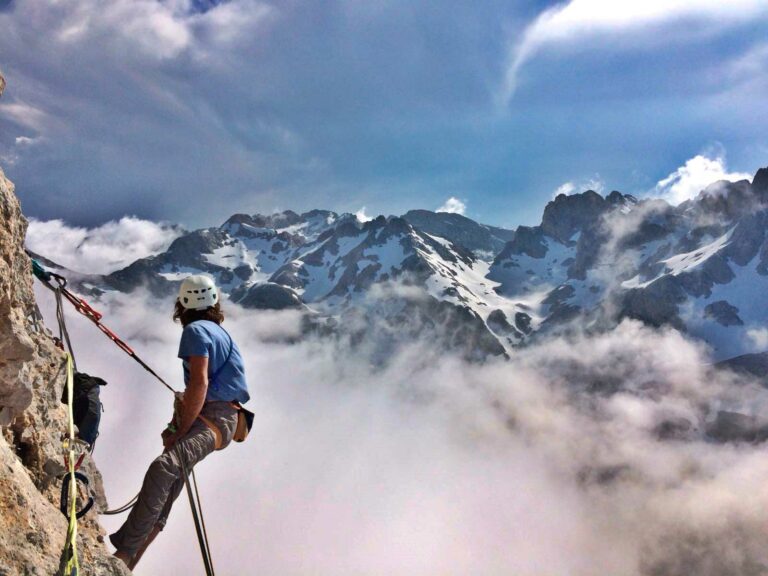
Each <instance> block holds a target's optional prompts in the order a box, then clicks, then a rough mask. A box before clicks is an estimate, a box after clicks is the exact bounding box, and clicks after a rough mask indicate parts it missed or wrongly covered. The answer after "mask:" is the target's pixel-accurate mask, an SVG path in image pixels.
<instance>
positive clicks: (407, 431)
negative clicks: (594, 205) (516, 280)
mask: <svg viewBox="0 0 768 576" xmlns="http://www.w3.org/2000/svg"><path fill="white" fill-rule="evenodd" d="M34 233H35V228H34V227H33V228H32V229H31V230H30V235H32V234H34ZM91 237H92V235H91ZM33 241H34V239H33ZM110 245H112V246H114V245H115V243H114V242H113V243H111V244H110ZM62 256H63V259H64V260H65V261H68V262H69V260H67V258H72V259H73V260H72V261H71V263H72V267H73V268H74V269H83V268H82V267H81V266H80V263H79V262H78V261H77V257H78V256H77V255H71V254H70V255H67V254H63V255H60V256H59V257H60V259H61V258H62ZM118 256H119V254H118ZM120 259H124V257H122V256H120V257H118V258H116V257H115V256H114V255H113V256H110V260H120ZM38 288H39V287H38ZM410 290H411V291H412V290H414V288H413V287H411V288H410ZM377 294H379V291H376V290H374V291H371V293H370V295H369V298H372V299H375V298H376V297H377ZM381 294H384V295H385V296H386V294H389V292H388V291H383V292H381ZM37 297H38V301H39V303H40V305H41V308H42V310H43V314H44V316H45V318H46V320H47V321H48V325H49V326H51V325H53V322H54V320H53V319H54V315H53V302H52V298H51V295H50V293H48V292H47V291H45V289H43V288H39V289H38V291H37ZM411 297H414V295H411ZM94 304H95V305H96V307H97V308H99V309H100V310H101V311H102V312H104V314H105V317H104V321H105V322H106V323H107V324H108V325H109V326H110V327H111V328H113V329H114V330H115V331H116V332H117V333H118V334H119V335H120V336H122V337H123V338H124V339H125V340H127V341H128V342H129V343H130V344H131V345H132V346H133V347H134V348H135V349H136V351H137V352H138V353H139V354H140V355H141V356H142V357H143V358H144V359H145V360H146V361H147V362H148V363H149V364H150V365H151V366H153V367H154V368H155V369H156V370H157V371H158V372H159V373H160V374H161V375H162V376H163V377H165V378H166V379H167V380H168V381H169V382H171V383H172V384H173V385H174V386H175V387H176V388H177V389H181V388H182V387H183V383H182V372H181V363H180V360H178V358H177V357H176V353H177V346H178V340H179V336H180V332H181V329H180V326H179V325H178V324H174V323H173V322H172V320H171V311H172V306H173V302H172V300H170V299H168V300H160V299H157V298H155V297H153V296H150V295H149V294H147V293H145V292H142V291H139V292H136V293H134V294H120V293H108V294H105V295H104V296H103V297H102V298H101V300H100V301H99V302H97V303H94ZM224 308H225V310H226V314H227V318H226V321H225V324H224V326H225V327H226V328H227V329H228V330H229V331H230V333H231V334H232V336H233V338H234V339H235V340H236V341H237V342H238V344H239V346H240V348H241V349H242V350H243V352H244V356H245V361H246V369H247V375H248V381H249V385H250V389H251V396H252V400H251V402H250V408H251V409H252V410H253V411H254V412H255V414H256V419H255V424H254V429H253V431H252V433H251V436H250V438H249V439H248V440H247V442H246V443H245V444H242V445H232V446H230V447H228V448H227V449H226V450H224V451H223V452H220V453H215V454H213V455H212V456H210V457H209V458H208V459H206V460H205V461H204V462H202V463H201V464H200V465H199V466H198V467H197V477H198V480H199V482H200V486H201V490H202V493H201V496H202V502H203V506H204V509H205V518H206V523H207V526H208V533H209V535H210V540H211V547H212V553H213V559H214V563H215V566H216V569H217V572H218V573H219V574H225V575H228V574H232V575H235V574H237V575H239V574H276V575H302V574H306V575H313V576H314V575H329V576H337V575H361V574H363V575H422V574H430V575H432V574H441V575H443V574H445V575H454V574H455V575H465V574H466V575H469V574H472V575H474V574H483V575H508V574H519V575H537V576H538V575H552V576H560V575H563V576H566V575H567V576H604V575H611V576H634V575H643V576H677V575H681V574H696V575H697V576H727V575H740V576H745V575H746V576H748V575H753V574H754V575H757V574H766V573H768V533H767V532H766V530H767V527H768V520H767V519H766V514H765V510H766V504H767V503H768V483H766V482H765V479H766V477H768V458H766V457H765V450H764V448H763V447H762V446H761V445H753V444H748V443H718V442H715V441H713V440H711V439H709V438H708V436H707V434H706V429H707V427H708V426H710V425H711V424H712V422H713V421H714V420H715V419H716V417H717V413H718V411H720V410H728V411H738V412H741V413H744V414H747V415H750V416H754V417H756V418H757V419H758V420H759V421H765V419H766V416H768V393H767V392H766V390H765V389H764V388H763V386H761V384H760V383H759V382H757V381H751V380H746V379H743V378H741V379H739V378H737V377H736V376H734V375H731V374H727V373H723V372H718V371H716V370H714V369H713V367H712V365H711V358H710V356H709V351H708V350H707V349H706V348H705V347H704V346H703V345H702V344H700V343H697V342H694V341H691V340H689V339H687V338H686V337H685V336H683V335H681V334H680V333H678V332H676V331H673V330H655V329H650V328H647V327H645V326H643V325H641V324H639V323H637V322H633V321H625V322H623V323H621V324H620V325H619V326H618V327H617V328H615V329H613V330H611V331H608V332H604V333H601V334H583V333H578V332H573V331H572V332H569V333H568V334H567V335H560V336H552V337H550V338H549V339H546V340H542V341H539V342H538V343H536V344H534V345H531V346H529V347H527V348H524V349H520V350H518V351H516V352H515V353H514V354H512V355H511V357H510V358H509V359H497V360H492V361H489V362H486V363H468V362H465V361H463V360H461V359H459V358H457V357H455V356H452V355H449V354H447V353H445V352H444V351H442V350H439V349H436V348H435V346H434V344H433V343H434V342H435V341H436V339H435V338H433V337H430V338H424V340H423V341H419V340H418V339H417V340H415V341H402V342H399V343H398V345H397V346H395V347H392V348H391V352H390V353H389V354H388V357H387V358H386V359H385V361H384V362H382V361H381V357H380V355H379V354H377V350H378V349H379V347H378V346H377V342H376V341H375V340H376V338H378V337H379V336H378V334H380V333H383V332H386V330H391V326H387V327H386V330H381V331H379V330H376V329H374V328H375V327H372V329H371V330H370V337H369V338H370V341H368V342H362V343H360V342H356V343H355V344H354V345H351V344H350V343H349V342H348V341H346V340H345V339H343V338H330V337H327V336H326V337H320V336H311V335H305V334H302V322H301V316H300V313H298V312H295V311H285V312H257V311H252V310H244V309H241V308H239V307H238V306H236V305H234V304H231V303H229V302H225V303H224ZM67 312H68V321H69V327H70V332H71V334H72V338H73V342H74V345H75V348H76V355H77V361H78V366H79V369H80V370H81V371H85V372H88V373H91V374H96V375H99V376H102V377H104V378H105V379H107V380H108V381H109V385H108V386H107V387H106V388H104V389H103V391H102V400H103V403H104V408H105V410H104V414H103V420H102V427H101V436H100V438H99V440H98V442H97V445H96V450H95V454H94V458H95V461H96V463H97V465H98V466H99V468H100V470H101V471H102V473H103V475H104V485H105V489H106V492H107V496H108V498H109V501H110V505H112V506H117V505H120V504H123V503H124V502H126V501H128V500H129V499H130V498H131V497H132V496H133V495H134V494H135V493H136V492H137V491H138V489H139V487H140V485H141V482H142V478H143V475H144V472H145V471H146V468H147V466H148V465H149V463H150V461H151V460H152V459H153V458H154V457H155V456H156V455H158V454H159V453H160V451H161V449H162V445H161V440H160V432H161V431H162V429H163V428H164V427H165V424H166V422H168V420H169V418H170V415H171V410H172V398H171V395H170V394H169V393H168V391H167V390H166V389H165V388H163V387H162V386H161V385H159V384H158V383H157V382H156V381H154V380H153V379H152V377H151V376H150V375H149V374H148V373H147V372H145V371H144V370H143V369H142V368H141V367H140V366H139V365H138V364H136V363H134V362H133V361H132V360H131V359H130V358H128V357H127V356H126V355H125V354H124V353H122V352H121V351H120V350H119V349H118V348H117V347H115V346H113V345H112V344H111V343H110V342H109V341H108V340H107V339H106V338H104V337H103V336H102V335H101V334H100V333H99V332H98V331H97V330H96V329H95V327H94V326H93V325H91V324H90V323H89V322H88V321H87V320H85V319H84V318H82V317H80V316H77V315H76V314H75V313H74V311H72V310H67ZM387 345H388V346H391V342H388V343H387ZM123 519H124V517H102V522H103V524H104V525H105V526H106V527H107V529H108V530H109V531H113V530H115V529H117V528H118V527H119V526H120V524H121V522H122V521H123ZM201 569H202V566H201V560H200V556H199V554H198V551H197V548H196V538H195V534H194V528H193V524H192V520H191V516H190V511H189V506H188V503H187V501H186V496H185V495H183V494H182V498H181V499H179V501H178V502H177V504H176V506H175V508H174V511H173V513H172V515H171V518H170V521H169V524H168V526H167V528H166V530H165V531H164V532H163V533H162V534H161V535H160V536H159V537H158V539H157V540H156V542H155V543H154V544H153V546H152V547H151V548H150V549H149V551H148V552H147V554H146V555H145V557H144V559H143V561H142V563H141V564H140V566H139V567H138V569H137V570H136V572H135V573H136V574H138V575H139V576H141V575H153V574H160V573H162V574H168V575H171V576H173V575H179V576H181V575H187V574H193V573H199V572H200V571H201Z"/></svg>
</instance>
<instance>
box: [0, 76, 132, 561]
mask: <svg viewBox="0 0 768 576" xmlns="http://www.w3.org/2000/svg"><path fill="white" fill-rule="evenodd" d="M4 85H5V81H4V80H3V79H2V76H1V75H0V91H1V90H2V89H3V87H4ZM26 230H27V221H26V220H25V218H24V216H23V215H22V213H21V208H20V206H19V201H18V199H17V198H16V196H15V194H14V187H13V184H12V183H11V182H10V181H9V180H8V179H7V178H6V177H5V174H4V173H3V171H2V169H0V429H1V430H2V434H0V576H16V575H19V576H51V575H52V574H57V572H58V569H59V558H60V556H61V552H62V550H63V549H64V546H65V540H66V534H67V521H66V519H65V518H64V515H63V514H62V513H61V512H60V511H59V509H58V499H59V497H60V490H61V477H62V475H63V474H64V472H65V468H64V462H63V452H62V443H61V438H62V437H63V435H64V434H65V432H66V429H67V416H66V410H65V407H64V406H63V405H62V404H61V403H60V401H59V399H60V398H61V393H62V389H63V387H64V385H65V380H66V378H65V371H64V369H63V363H64V360H65V357H64V354H63V352H61V351H60V350H59V349H58V348H56V346H55V345H54V344H53V340H52V337H51V334H50V332H49V331H48V330H47V329H46V328H45V326H43V324H42V323H41V321H40V320H39V319H37V318H36V315H35V309H36V307H35V297H34V292H33V290H32V282H33V276H32V269H31V264H30V260H29V258H28V257H27V255H26V254H25V252H24V237H25V234H26ZM82 471H83V472H84V473H85V474H86V475H87V476H88V478H89V479H90V483H91V490H92V492H93V496H94V498H95V499H96V506H94V509H92V510H91V511H90V512H88V514H86V515H85V516H84V517H83V518H82V519H81V520H80V521H79V536H78V544H77V545H78V551H79V557H80V567H81V574H83V575H96V574H98V575H125V574H130V572H129V571H128V570H127V569H126V568H125V567H124V565H123V564H122V562H120V561H119V560H116V559H114V558H113V557H112V556H111V555H110V553H109V551H108V550H107V548H106V546H105V544H104V530H103V529H102V528H101V526H100V525H99V523H98V515H97V512H96V510H97V509H103V508H104V507H105V506H106V500H105V498H104V492H103V487H102V481H101V476H100V475H99V473H98V470H97V469H96V467H95V465H94V464H93V462H92V460H91V459H90V457H86V462H85V463H84V465H83V468H82Z"/></svg>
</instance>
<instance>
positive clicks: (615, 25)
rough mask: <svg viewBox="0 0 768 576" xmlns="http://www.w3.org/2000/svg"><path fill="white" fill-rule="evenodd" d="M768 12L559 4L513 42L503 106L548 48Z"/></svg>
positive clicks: (638, 1) (707, 5) (703, 5)
mask: <svg viewBox="0 0 768 576" xmlns="http://www.w3.org/2000/svg"><path fill="white" fill-rule="evenodd" d="M764 13H768V5H766V3H765V2H763V1H761V0H733V1H731V2H721V1H719V0H671V1H664V0H650V1H648V0H625V1H622V2H606V1H604V0H571V1H570V2H567V3H565V4H559V5H557V6H554V7H552V8H549V9H548V10H546V11H544V12H542V13H541V14H540V15H539V16H538V17H537V18H536V19H535V20H534V21H533V22H532V23H531V24H529V25H528V26H527V27H526V28H525V29H524V30H523V32H522V34H521V35H520V37H519V39H515V40H514V41H513V43H512V47H511V49H510V54H509V60H508V66H507V68H506V74H505V77H504V81H503V86H502V89H501V92H500V97H499V99H500V103H501V104H503V105H506V104H508V103H509V100H510V99H511V98H512V96H513V95H514V93H515V90H516V89H517V87H518V83H519V77H520V72H521V70H522V68H523V67H524V66H525V65H526V64H527V63H528V62H529V61H530V60H532V59H533V58H534V57H535V56H536V54H537V53H539V52H540V51H541V50H543V49H544V48H546V47H547V46H550V45H556V44H561V43H566V42H572V41H575V40H577V39H580V38H583V37H585V36H590V35H595V34H605V33H610V32H624V31H633V30H635V29H641V28H643V27H648V26H652V25H660V24H662V25H663V24H677V23H679V22H680V21H682V20H684V19H690V20H697V21H704V22H710V23H711V22H715V23H717V24H718V26H721V27H722V26H725V25H729V24H734V23H739V22H745V21H749V20H750V19H751V18H753V17H754V16H756V15H758V14H764ZM671 32H674V30H673V31H671ZM673 36H674V34H672V35H671V36H670V38H672V37H673ZM623 40H624V41H626V38H623ZM656 40H657V41H659V42H664V36H663V35H658V36H656Z"/></svg>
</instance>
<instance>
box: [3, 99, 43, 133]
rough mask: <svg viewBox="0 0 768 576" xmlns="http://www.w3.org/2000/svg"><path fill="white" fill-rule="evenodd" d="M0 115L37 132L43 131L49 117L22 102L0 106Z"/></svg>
mask: <svg viewBox="0 0 768 576" xmlns="http://www.w3.org/2000/svg"><path fill="white" fill-rule="evenodd" d="M0 115H3V116H5V117H6V118H8V119H9V120H11V121H12V122H15V123H17V124H20V125H21V126H24V127H25V128H31V129H32V130H35V131H38V132H41V131H43V130H44V128H45V127H46V125H47V124H48V121H49V116H48V114H47V113H46V112H45V111H43V110H40V109H39V108H36V107H34V106H31V105H29V104H26V103H24V102H8V103H2V104H0Z"/></svg>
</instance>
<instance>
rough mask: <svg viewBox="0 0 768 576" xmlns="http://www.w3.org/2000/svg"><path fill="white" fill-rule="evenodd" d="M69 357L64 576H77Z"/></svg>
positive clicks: (73, 433) (72, 419)
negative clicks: (67, 480) (66, 517)
mask: <svg viewBox="0 0 768 576" xmlns="http://www.w3.org/2000/svg"><path fill="white" fill-rule="evenodd" d="M65 354H66V355H67V416H68V419H69V439H68V440H67V441H65V442H64V448H65V449H66V450H67V451H68V452H69V476H70V478H69V480H70V481H69V528H68V529H67V541H66V543H65V548H64V554H63V566H64V572H63V574H64V576H77V575H78V573H79V572H80V563H79V561H78V558H77V479H76V478H75V417H74V414H73V413H72V404H74V369H73V365H72V356H71V355H70V354H69V353H68V352H65Z"/></svg>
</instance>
